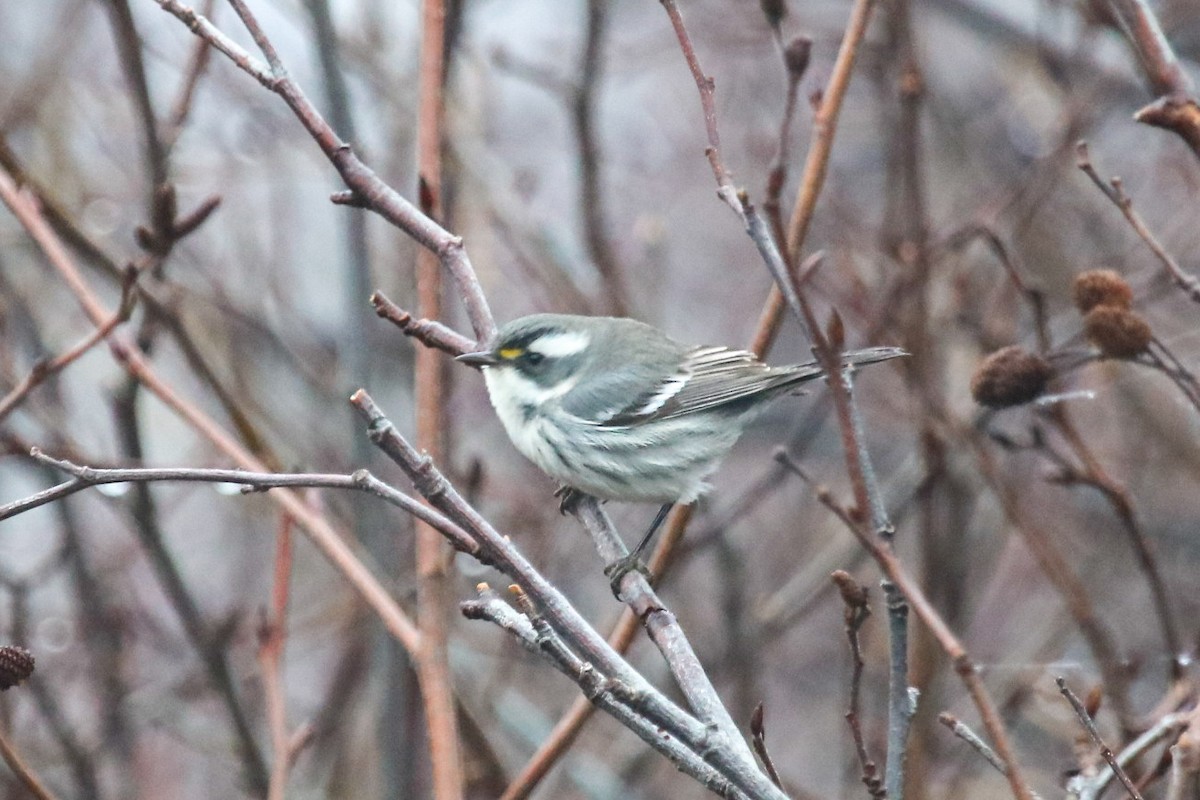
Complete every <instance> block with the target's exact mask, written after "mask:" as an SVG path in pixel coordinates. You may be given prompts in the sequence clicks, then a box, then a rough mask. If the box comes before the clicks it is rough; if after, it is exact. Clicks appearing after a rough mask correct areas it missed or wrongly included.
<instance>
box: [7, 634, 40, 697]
mask: <svg viewBox="0 0 1200 800" xmlns="http://www.w3.org/2000/svg"><path fill="white" fill-rule="evenodd" d="M33 666H34V660H33V653H31V652H29V651H28V650H26V649H25V648H24V647H17V646H16V645H6V646H4V647H0V691H4V690H5V689H11V688H12V687H14V686H16V685H17V684H19V683H20V682H21V681H23V680H25V679H26V678H28V677H29V676H30V675H32V674H33Z"/></svg>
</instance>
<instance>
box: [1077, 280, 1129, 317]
mask: <svg viewBox="0 0 1200 800" xmlns="http://www.w3.org/2000/svg"><path fill="white" fill-rule="evenodd" d="M1072 291H1073V293H1074V295H1075V307H1076V308H1078V309H1079V313H1080V314H1086V313H1088V312H1089V311H1091V310H1092V309H1093V308H1095V307H1096V306H1113V307H1115V308H1129V304H1130V303H1132V302H1133V290H1132V289H1130V288H1129V284H1128V283H1126V282H1125V279H1124V278H1122V277H1121V276H1120V274H1119V273H1117V272H1115V271H1114V270H1111V269H1089V270H1087V271H1086V272H1081V273H1079V274H1078V275H1076V276H1075V283H1074V284H1073V286H1072Z"/></svg>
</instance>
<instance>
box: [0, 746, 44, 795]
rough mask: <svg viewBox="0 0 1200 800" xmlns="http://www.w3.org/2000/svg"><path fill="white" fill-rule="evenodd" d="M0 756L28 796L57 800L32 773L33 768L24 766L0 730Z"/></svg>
mask: <svg viewBox="0 0 1200 800" xmlns="http://www.w3.org/2000/svg"><path fill="white" fill-rule="evenodd" d="M0 756H2V757H3V758H4V763H5V764H8V768H9V769H11V770H12V771H13V774H14V775H16V776H17V780H18V781H20V782H21V784H22V785H23V786H24V787H25V788H26V789H28V790H29V794H30V795H32V796H33V797H36V798H37V800H58V798H57V796H56V795H55V794H54V793H53V792H51V791H50V790H49V789H48V788H46V784H45V783H43V782H42V779H41V778H40V777H38V774H37V773H36V772H34V771H33V767H31V766H29V765H28V764H26V763H25V759H23V758H21V754H20V753H18V752H17V748H16V746H15V745H14V744H13V743H12V742H11V741H9V739H8V735H7V734H6V733H5V732H4V731H3V730H0Z"/></svg>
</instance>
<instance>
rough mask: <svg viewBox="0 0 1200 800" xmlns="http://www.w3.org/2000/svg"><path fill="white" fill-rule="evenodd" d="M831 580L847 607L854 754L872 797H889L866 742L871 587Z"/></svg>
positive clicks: (841, 577)
mask: <svg viewBox="0 0 1200 800" xmlns="http://www.w3.org/2000/svg"><path fill="white" fill-rule="evenodd" d="M830 578H831V579H832V580H833V583H834V585H835V586H837V588H838V591H839V592H840V593H841V596H842V603H843V604H844V605H845V609H844V613H843V620H844V624H845V629H846V640H847V641H848V642H849V643H850V702H849V708H848V709H847V711H846V724H847V725H849V726H850V738H851V739H853V740H854V752H855V753H856V754H857V755H858V765H859V768H860V769H862V782H863V784H864V785H865V786H866V787H867V793H868V794H869V795H871V797H875V798H883V797H887V791H886V790H885V789H884V787H883V781H882V780H881V779H880V777H879V766H878V765H877V764H876V763H875V760H874V759H873V758H871V756H870V754H869V753H867V744H866V741H865V740H864V739H863V732H862V722H861V697H862V674H863V666H864V663H863V657H862V645H861V643H860V642H859V638H858V632H859V630H861V629H862V626H863V623H865V622H866V621H867V618H868V617H869V616H871V607H870V605H868V603H867V599H868V596H869V595H868V592H867V587H865V586H862V585H860V584H859V583H858V582H857V581H856V580H854V578H852V577H851V576H850V573H848V572H845V571H844V570H837V571H836V572H834V573H833V574H832V575H830Z"/></svg>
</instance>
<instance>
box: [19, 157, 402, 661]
mask: <svg viewBox="0 0 1200 800" xmlns="http://www.w3.org/2000/svg"><path fill="white" fill-rule="evenodd" d="M0 200H3V202H4V203H5V204H6V205H7V206H8V207H9V208H10V209H11V210H12V212H13V214H14V215H15V216H16V217H17V219H18V221H20V223H21V225H22V226H23V227H24V228H25V230H26V231H27V232H28V233H29V235H30V236H31V237H32V238H33V240H34V241H35V242H37V244H38V246H39V247H40V248H41V250H42V252H43V253H44V254H45V255H46V258H47V260H48V261H49V262H50V263H51V265H53V266H54V268H55V269H56V270H57V271H58V273H59V275H60V276H61V277H62V279H63V281H64V282H65V283H66V284H67V286H68V287H69V288H70V289H71V291H72V293H73V294H74V295H75V297H76V299H77V300H78V301H79V303H80V305H81V306H82V307H83V309H84V312H85V313H86V314H87V315H88V317H89V318H90V319H91V320H92V323H93V324H94V325H97V326H99V325H102V324H103V323H104V321H105V320H107V319H108V318H109V317H111V315H112V312H111V311H109V310H108V309H107V308H105V306H104V304H103V303H101V302H100V300H99V298H97V297H96V295H95V293H94V292H93V291H92V289H91V288H90V287H89V286H88V284H87V282H86V281H85V280H84V279H83V277H82V275H80V273H79V270H78V269H77V268H76V266H75V263H74V262H73V261H72V260H71V258H70V256H68V254H67V252H66V249H65V248H64V247H63V245H62V242H61V241H60V240H59V239H58V237H57V236H56V235H55V234H54V231H52V230H51V229H50V226H49V225H48V224H47V223H46V220H45V219H44V218H43V217H42V215H41V213H40V210H39V208H38V205H37V200H36V198H34V197H32V196H31V195H29V194H28V193H27V192H24V191H21V190H19V189H18V188H17V186H16V185H15V183H14V182H13V180H12V178H11V177H10V176H9V174H8V173H7V171H5V170H3V169H0ZM119 333H120V332H119V331H116V332H114V333H113V334H111V335H110V339H109V347H110V349H111V350H112V352H113V357H114V358H115V359H116V361H117V362H118V363H119V364H120V365H121V366H122V367H123V368H124V369H125V370H126V371H127V372H129V373H130V374H131V375H133V376H134V377H136V378H137V380H138V382H139V383H141V384H142V385H143V386H145V387H146V388H147V389H149V390H150V391H151V392H152V393H153V394H154V395H155V396H157V397H158V398H159V399H160V400H161V401H162V402H163V403H164V404H165V405H166V406H167V407H168V408H170V409H171V410H172V411H174V412H175V413H176V414H178V415H179V416H180V417H181V418H182V419H183V420H185V421H186V422H187V423H188V424H189V425H190V426H191V427H192V428H193V429H194V430H196V431H197V432H198V433H199V434H200V435H201V436H203V437H204V438H205V439H207V440H208V441H209V442H211V443H212V444H213V446H215V447H216V448H217V449H218V450H219V451H221V452H222V453H224V454H225V455H227V456H228V457H229V458H231V459H232V460H233V461H234V462H235V463H237V464H238V465H239V466H241V467H242V468H244V469H246V470H247V471H251V472H266V471H267V469H266V466H265V465H264V464H263V462H262V460H261V459H259V458H257V457H256V456H254V455H253V454H251V453H250V452H249V451H248V450H247V449H246V448H245V447H243V446H242V445H241V444H239V443H238V442H237V441H236V440H235V439H234V438H233V437H232V436H230V435H229V433H227V432H226V431H225V430H224V429H223V428H221V426H220V425H218V424H217V423H216V421H215V420H213V418H212V417H210V416H209V415H208V414H206V413H204V412H203V411H201V410H200V409H199V408H198V407H197V406H196V405H195V404H194V403H192V402H190V401H188V400H185V399H184V398H183V397H182V396H181V395H180V394H179V393H178V392H177V391H176V390H175V389H174V388H173V387H172V386H171V385H170V384H168V383H167V382H166V381H164V380H163V379H162V378H161V377H159V375H158V373H157V372H156V371H155V369H154V368H153V367H152V366H151V364H150V360H149V359H148V358H147V357H146V354H145V353H144V352H143V351H142V350H141V349H140V348H139V347H138V346H137V345H136V344H135V343H133V342H130V341H127V340H125V339H124V338H122V337H119ZM270 496H271V498H272V499H273V500H274V501H275V502H276V503H278V504H279V505H280V506H281V507H282V508H283V510H284V511H286V512H287V513H288V514H289V515H290V516H291V517H292V518H293V519H295V520H296V522H297V523H298V524H299V525H300V527H301V529H302V530H303V531H304V532H305V533H306V534H307V535H308V537H309V539H311V540H312V542H313V543H314V544H315V545H316V546H317V548H318V549H319V550H321V552H322V553H323V554H324V556H325V557H326V558H327V559H328V560H329V561H330V563H331V564H333V566H334V567H335V568H336V569H337V570H338V571H339V572H341V573H342V575H343V576H344V577H345V578H346V579H347V580H348V581H349V582H350V584H351V585H352V586H353V587H354V588H355V590H356V591H357V592H358V593H359V594H360V595H361V596H362V597H363V599H364V600H365V601H366V602H367V604H368V605H369V606H370V607H371V608H372V610H373V611H374V612H375V613H376V614H377V615H378V616H379V618H380V619H381V620H382V621H383V623H384V626H385V627H386V628H387V629H388V631H389V632H390V633H391V634H392V635H393V636H395V637H396V639H397V640H398V641H400V643H401V644H403V645H404V647H405V649H407V650H410V651H411V650H413V649H414V648H416V647H417V646H418V642H419V640H420V634H419V633H418V632H417V629H416V626H415V625H413V623H412V621H411V620H409V618H408V615H407V614H405V613H404V611H403V610H402V609H401V608H400V606H399V605H398V604H397V603H396V601H395V600H394V599H393V598H392V597H391V595H390V594H389V593H388V591H387V590H386V589H384V588H383V586H382V584H380V582H379V581H378V580H377V579H376V578H375V576H374V575H373V574H371V571H370V570H369V569H368V568H367V567H366V565H364V564H363V563H362V561H361V560H360V559H359V558H358V557H357V556H356V555H355V554H354V552H353V551H352V550H351V549H350V547H349V545H347V544H346V541H345V538H344V537H343V536H342V535H341V534H339V533H338V532H337V531H336V530H335V529H334V527H333V526H332V525H330V524H329V522H328V520H326V519H325V517H324V516H322V515H321V514H320V513H318V512H317V511H315V510H313V509H312V508H311V507H310V506H308V505H307V504H306V503H304V502H303V501H302V500H300V498H299V497H297V496H296V495H295V494H293V493H291V492H287V491H279V492H272V493H271V494H270Z"/></svg>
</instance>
